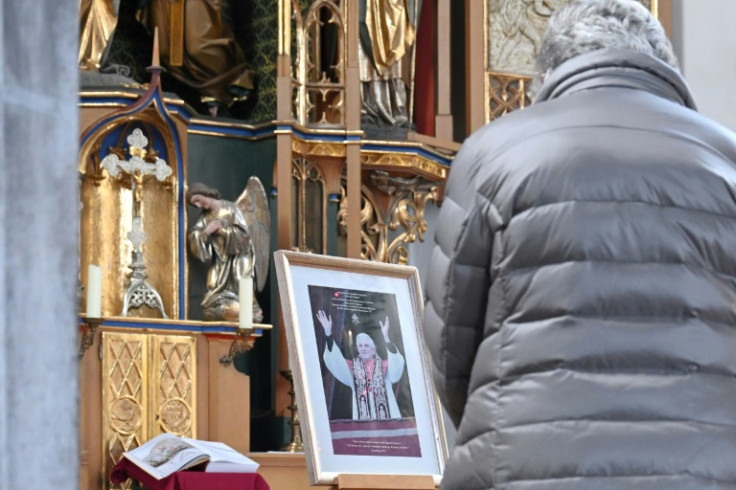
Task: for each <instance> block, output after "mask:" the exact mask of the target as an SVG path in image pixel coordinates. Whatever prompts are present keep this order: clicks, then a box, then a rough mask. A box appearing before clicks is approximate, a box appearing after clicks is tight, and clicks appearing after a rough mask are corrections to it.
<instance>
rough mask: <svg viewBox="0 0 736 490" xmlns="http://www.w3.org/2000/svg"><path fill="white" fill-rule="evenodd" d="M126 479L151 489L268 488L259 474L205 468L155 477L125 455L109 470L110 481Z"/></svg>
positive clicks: (210, 489) (234, 489)
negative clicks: (159, 477) (207, 470)
mask: <svg viewBox="0 0 736 490" xmlns="http://www.w3.org/2000/svg"><path fill="white" fill-rule="evenodd" d="M128 478H134V479H136V480H138V481H139V482H140V483H141V484H142V485H144V486H145V487H146V488H148V489H150V490H202V489H204V488H206V489H207V490H270V489H269V486H268V483H266V480H264V479H263V477H262V476H261V475H259V474H258V473H206V472H204V471H191V470H187V471H177V472H175V473H172V474H171V475H169V476H167V477H166V478H162V479H161V480H157V479H155V478H154V477H152V476H151V475H149V474H148V473H146V472H145V471H143V470H142V469H140V468H139V467H138V466H136V465H134V464H133V463H131V462H130V461H128V460H127V459H125V458H122V459H121V460H120V461H118V464H116V465H115V467H114V468H113V469H112V473H110V480H112V482H113V483H122V482H124V481H125V480H127V479H128Z"/></svg>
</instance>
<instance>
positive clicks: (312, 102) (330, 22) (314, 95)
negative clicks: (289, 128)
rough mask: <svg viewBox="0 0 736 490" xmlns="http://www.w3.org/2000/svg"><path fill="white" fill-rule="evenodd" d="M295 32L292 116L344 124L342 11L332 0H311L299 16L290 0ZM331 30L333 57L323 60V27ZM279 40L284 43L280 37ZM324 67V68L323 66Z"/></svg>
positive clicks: (302, 120)
mask: <svg viewBox="0 0 736 490" xmlns="http://www.w3.org/2000/svg"><path fill="white" fill-rule="evenodd" d="M292 13H293V18H294V24H295V29H294V32H295V33H296V63H295V64H294V66H293V69H292V91H293V95H292V98H293V107H294V111H293V112H294V113H295V119H296V121H297V122H298V123H299V124H302V125H305V126H306V125H315V124H316V125H323V126H324V125H327V126H337V127H342V126H344V125H345V104H344V102H345V33H346V30H345V29H346V28H345V24H344V22H343V14H342V12H341V9H340V6H339V5H338V4H337V3H336V2H335V1H333V0H317V1H315V2H313V3H312V4H311V5H310V6H309V9H308V10H307V12H306V15H304V16H303V17H302V14H301V8H300V6H299V3H298V2H297V1H295V0H294V1H292ZM325 29H328V30H330V31H332V32H334V36H332V39H331V42H333V43H335V50H334V58H333V59H331V60H324V59H323V56H324V54H325V53H326V52H328V51H327V50H326V49H325V46H323V40H325V39H328V38H330V35H329V34H330V32H327V35H325V33H324V32H323V31H325ZM282 43H284V44H285V43H286V40H283V41H282ZM325 66H326V67H327V68H326V71H325V70H324V69H323V68H324V67H325Z"/></svg>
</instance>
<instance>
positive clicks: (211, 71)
mask: <svg viewBox="0 0 736 490" xmlns="http://www.w3.org/2000/svg"><path fill="white" fill-rule="evenodd" d="M139 17H140V20H141V22H142V23H143V24H144V25H146V26H147V27H148V29H149V31H150V32H153V31H154V27H158V33H159V39H160V49H161V60H162V62H163V64H164V65H165V67H166V69H167V71H168V72H169V73H170V74H171V75H172V76H174V77H175V78H176V79H177V80H179V81H181V82H183V83H185V84H186V85H189V86H190V87H192V88H194V89H195V90H197V92H198V93H199V94H200V98H201V101H202V102H203V103H205V104H207V105H208V107H209V108H210V113H211V114H212V115H218V112H219V111H220V110H221V108H222V107H224V106H229V105H231V104H232V103H233V102H236V101H239V100H244V99H245V98H247V97H248V95H249V94H250V92H251V91H252V90H253V70H252V69H251V67H250V65H249V64H248V63H247V62H246V60H245V55H244V54H243V51H242V49H241V48H240V46H239V45H238V43H237V42H236V41H235V37H234V36H233V33H232V31H231V30H230V28H229V27H228V26H227V24H225V23H224V22H223V21H222V9H221V6H220V0H148V2H147V5H146V7H145V8H144V9H143V10H142V11H141V13H140V16H139ZM172 41H173V42H172ZM172 47H173V48H174V49H173V50H172Z"/></svg>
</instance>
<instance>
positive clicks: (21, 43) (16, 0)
mask: <svg viewBox="0 0 736 490" xmlns="http://www.w3.org/2000/svg"><path fill="white" fill-rule="evenodd" d="M77 8H78V4H77V0H35V1H33V2H28V1H23V0H11V1H6V2H3V4H2V7H0V34H2V35H0V50H1V51H2V60H3V61H2V65H1V66H2V68H0V87H2V91H1V93H2V98H3V101H2V110H0V148H1V150H0V151H1V152H2V157H1V158H2V165H0V168H2V172H0V387H1V388H0V488H59V489H67V488H68V489H72V488H78V486H79V481H78V473H79V469H78V468H79V462H78V458H79V436H78V432H79V428H78V416H77V413H78V376H77V371H78V367H77V366H78V361H77V351H78V337H77V321H76V313H77V301H76V297H77V292H76V290H77V255H78V249H79V247H78V235H79V233H78V222H79V198H78V189H77V188H78V178H77V171H76V162H77V151H78V150H77V148H78V136H79V134H78V133H79V129H78V124H79V123H78V115H77V99H78V78H79V76H78V72H77V68H76V51H77V38H78V30H79V21H78V14H77ZM88 355H89V354H88Z"/></svg>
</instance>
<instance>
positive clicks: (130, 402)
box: [101, 332, 151, 488]
mask: <svg viewBox="0 0 736 490" xmlns="http://www.w3.org/2000/svg"><path fill="white" fill-rule="evenodd" d="M101 342H102V438H101V443H102V471H103V475H104V478H103V480H104V485H103V488H109V479H108V477H107V476H108V475H109V473H110V470H111V469H112V467H113V466H114V465H115V464H116V463H117V462H118V461H119V460H120V458H121V457H122V454H123V453H124V452H125V451H128V450H130V449H133V448H136V447H138V446H140V445H141V444H142V443H144V442H145V441H147V440H148V439H149V438H150V436H151V434H150V432H149V427H150V417H151V411H150V410H149V393H148V355H147V351H148V336H147V335H144V334H130V333H111V332H103V333H102V341H101Z"/></svg>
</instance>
